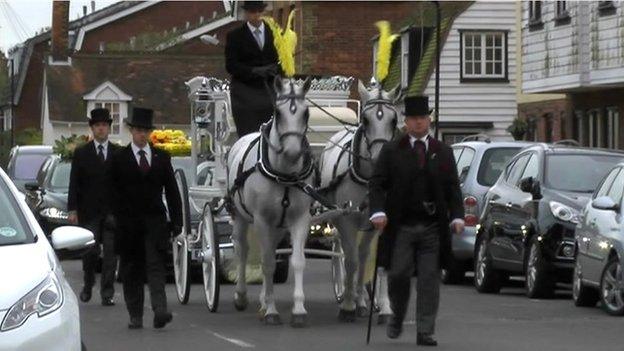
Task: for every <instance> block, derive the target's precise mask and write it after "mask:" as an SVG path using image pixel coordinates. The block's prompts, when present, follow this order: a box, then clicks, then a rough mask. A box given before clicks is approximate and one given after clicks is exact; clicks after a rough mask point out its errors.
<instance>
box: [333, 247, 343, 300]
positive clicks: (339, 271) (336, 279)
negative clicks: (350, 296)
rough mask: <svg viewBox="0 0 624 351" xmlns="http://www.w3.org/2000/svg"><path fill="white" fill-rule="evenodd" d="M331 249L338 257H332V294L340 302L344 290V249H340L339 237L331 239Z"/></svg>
mask: <svg viewBox="0 0 624 351" xmlns="http://www.w3.org/2000/svg"><path fill="white" fill-rule="evenodd" d="M332 251H333V252H334V253H338V254H340V255H341V256H340V257H332V267H331V272H332V283H333V285H334V296H335V297H336V301H337V302H338V303H341V302H342V300H343V298H344V292H345V284H344V282H345V279H346V278H345V277H346V272H345V259H344V251H343V250H342V245H341V244H340V239H338V238H335V239H334V240H333V241H332Z"/></svg>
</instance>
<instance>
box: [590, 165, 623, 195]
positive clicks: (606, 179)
mask: <svg viewBox="0 0 624 351" xmlns="http://www.w3.org/2000/svg"><path fill="white" fill-rule="evenodd" d="M621 171H622V167H615V168H613V169H612V170H610V171H609V173H607V175H606V176H605V177H604V178H603V179H602V181H601V182H600V184H599V185H598V187H597V188H596V191H595V192H594V194H593V196H592V198H593V199H596V198H598V197H600V196H607V194H608V193H609V191H611V186H613V181H614V180H615V178H617V176H618V175H619V174H620V172H621ZM611 175H614V176H613V178H611V179H609V177H611ZM607 182H609V183H608V184H607ZM603 186H606V188H605V192H604V194H602V195H600V192H601V190H603ZM599 195H600V196H599Z"/></svg>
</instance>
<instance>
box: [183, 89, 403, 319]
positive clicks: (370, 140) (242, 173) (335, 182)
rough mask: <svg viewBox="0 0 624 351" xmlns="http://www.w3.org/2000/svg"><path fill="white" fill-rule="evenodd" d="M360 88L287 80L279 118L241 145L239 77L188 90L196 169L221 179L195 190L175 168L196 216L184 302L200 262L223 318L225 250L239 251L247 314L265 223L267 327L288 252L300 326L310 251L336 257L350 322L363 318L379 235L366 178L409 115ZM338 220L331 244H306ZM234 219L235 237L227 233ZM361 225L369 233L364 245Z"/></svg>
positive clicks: (187, 231) (336, 284) (337, 287)
mask: <svg viewBox="0 0 624 351" xmlns="http://www.w3.org/2000/svg"><path fill="white" fill-rule="evenodd" d="M352 82H353V79H352V78H346V77H330V78H316V79H306V80H303V79H299V80H297V79H293V78H289V79H276V82H275V86H274V87H273V89H275V92H276V95H277V102H276V104H275V117H274V118H273V119H272V120H271V121H270V122H269V123H267V124H266V125H265V126H264V127H263V128H262V130H261V131H260V132H259V133H254V134H250V135H247V136H245V137H243V138H241V139H239V140H238V141H236V136H235V133H234V130H233V123H232V116H231V108H230V98H229V84H228V83H227V81H221V80H218V79H215V78H206V77H195V78H193V79H191V80H189V81H188V82H187V83H186V84H187V87H188V89H189V94H188V97H189V101H190V106H191V133H190V136H191V138H192V150H191V158H192V163H193V167H192V168H191V169H197V165H198V164H199V163H200V162H202V161H204V162H205V161H208V162H209V168H210V176H209V177H208V179H207V180H206V182H205V183H204V184H198V182H197V178H196V175H195V174H191V175H190V177H189V178H190V179H191V184H187V182H186V180H185V179H186V177H185V175H184V172H183V171H182V170H176V173H175V174H176V180H177V182H178V187H179V189H180V192H181V197H182V203H183V211H182V212H183V220H184V223H183V229H182V232H181V233H180V234H179V235H177V236H176V237H175V238H174V239H173V241H172V248H173V266H174V273H175V274H174V275H175V284H176V292H177V295H178V299H179V300H180V302H181V303H183V304H185V303H186V302H187V301H188V298H189V291H190V283H191V282H190V265H191V263H192V262H198V263H201V266H202V276H203V282H204V284H203V286H204V292H205V296H206V302H207V305H208V308H209V310H210V311H211V312H215V311H217V309H218V305H219V290H220V283H221V280H220V271H221V264H222V262H221V254H222V253H223V252H225V251H226V250H232V249H234V250H235V252H236V257H237V259H238V261H239V262H238V263H239V269H238V282H237V286H236V292H235V296H234V303H235V305H236V307H237V309H244V308H246V306H247V297H246V286H245V278H244V276H245V266H246V264H245V263H246V256H247V255H246V252H247V249H248V244H247V239H246V232H247V227H248V226H249V225H253V228H254V232H255V233H256V235H258V236H259V237H261V239H260V240H259V241H260V242H261V244H262V245H261V246H262V251H263V253H262V261H263V273H264V283H263V289H262V293H261V297H260V303H261V311H262V313H263V314H264V316H263V318H264V322H265V323H267V324H277V323H281V321H280V317H279V314H278V313H277V311H276V309H275V305H274V301H273V279H272V277H273V273H274V271H275V257H276V255H288V254H291V255H292V258H291V265H292V267H293V270H294V276H295V292H294V300H295V303H294V307H293V312H292V313H293V318H292V321H291V324H292V325H293V326H303V325H305V323H306V318H305V317H306V311H305V308H304V307H303V300H304V295H303V286H302V274H303V273H302V272H303V267H304V265H305V255H314V256H316V257H318V256H322V257H329V258H331V272H332V280H333V281H332V283H333V284H332V285H333V291H334V293H335V297H336V300H337V301H338V302H339V303H340V304H341V311H340V318H341V320H343V321H352V320H354V319H355V316H356V314H360V315H362V314H363V311H364V310H365V309H366V296H365V295H366V294H365V293H364V291H363V289H362V288H363V286H364V283H363V281H364V271H365V262H366V257H368V247H370V242H371V240H372V239H373V236H374V234H373V231H372V228H370V227H367V224H368V221H366V220H365V216H366V215H365V213H367V211H363V210H364V209H365V208H366V182H367V179H368V177H370V176H371V173H372V164H373V162H374V159H375V158H376V155H377V154H378V152H379V149H380V148H381V145H382V144H383V143H384V142H386V141H388V140H390V139H391V138H392V137H393V136H394V133H395V131H396V127H397V119H398V115H397V112H396V110H395V109H394V106H393V103H394V96H393V94H389V93H386V92H384V91H382V90H381V88H380V87H378V86H375V85H374V86H372V87H371V88H369V89H365V88H364V86H363V85H362V83H361V82H360V83H359V92H360V96H361V98H362V101H358V100H352V99H349V92H350V87H351V84H352ZM267 89H269V87H267ZM361 113H362V115H361ZM312 214H314V216H312ZM326 222H332V223H333V226H332V227H329V226H327V228H328V230H326V231H325V232H324V234H325V235H326V239H328V240H330V241H331V248H330V249H326V250H324V249H312V248H306V241H307V238H308V233H309V232H310V227H311V225H312V228H318V227H316V226H318V225H321V224H324V223H326ZM230 224H231V228H232V232H231V233H230V231H229V230H222V229H220V228H225V227H229V226H230ZM359 230H364V235H363V239H361V240H360V241H361V243H360V244H359V249H358V243H357V240H356V237H357V236H356V233H357V232H358V231H359ZM338 232H340V235H338ZM230 235H231V240H230ZM284 235H290V237H291V247H289V248H278V247H277V244H278V243H279V242H280V240H281V238H283V236H284ZM358 273H359V274H358ZM356 274H357V276H356ZM269 278H271V279H269ZM381 285H382V286H383V285H384V284H381ZM384 296H385V292H384V289H381V295H380V297H379V301H378V305H379V308H380V309H381V314H382V315H383V316H385V315H387V314H389V313H390V309H389V305H388V303H387V298H385V297H384ZM381 319H382V320H383V318H381Z"/></svg>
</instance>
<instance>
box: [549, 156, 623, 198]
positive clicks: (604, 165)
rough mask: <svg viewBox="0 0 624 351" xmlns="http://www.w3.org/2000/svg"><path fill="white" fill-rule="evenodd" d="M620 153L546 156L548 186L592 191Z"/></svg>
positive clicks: (614, 163) (613, 164)
mask: <svg viewBox="0 0 624 351" xmlns="http://www.w3.org/2000/svg"><path fill="white" fill-rule="evenodd" d="M623 159H624V157H623V156H620V155H592V154H555V155H547V156H546V167H545V169H544V172H545V174H544V180H545V184H546V187H548V188H550V189H554V190H559V191H570V192H579V193H592V192H594V190H595V189H596V187H597V186H598V184H599V183H600V181H601V180H602V178H603V177H604V176H605V175H606V174H607V172H609V170H610V169H611V168H613V166H615V165H616V164H617V163H618V162H622V160H623Z"/></svg>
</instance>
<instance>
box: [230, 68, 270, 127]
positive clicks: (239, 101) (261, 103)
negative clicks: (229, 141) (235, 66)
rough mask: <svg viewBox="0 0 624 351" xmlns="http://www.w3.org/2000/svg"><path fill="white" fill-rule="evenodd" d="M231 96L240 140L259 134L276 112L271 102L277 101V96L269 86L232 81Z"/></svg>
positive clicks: (233, 115)
mask: <svg viewBox="0 0 624 351" xmlns="http://www.w3.org/2000/svg"><path fill="white" fill-rule="evenodd" d="M230 96H231V100H232V117H233V118H234V124H235V125H236V133H237V134H238V137H239V138H241V137H243V136H245V135H247V134H250V133H254V132H257V131H258V130H260V126H261V125H262V123H265V122H267V121H268V120H269V119H271V116H272V115H273V112H274V111H273V103H272V102H271V100H275V96H274V93H273V91H272V88H270V87H269V86H268V84H266V83H262V84H259V83H256V84H247V83H243V82H239V81H237V80H232V85H231V89H230Z"/></svg>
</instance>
